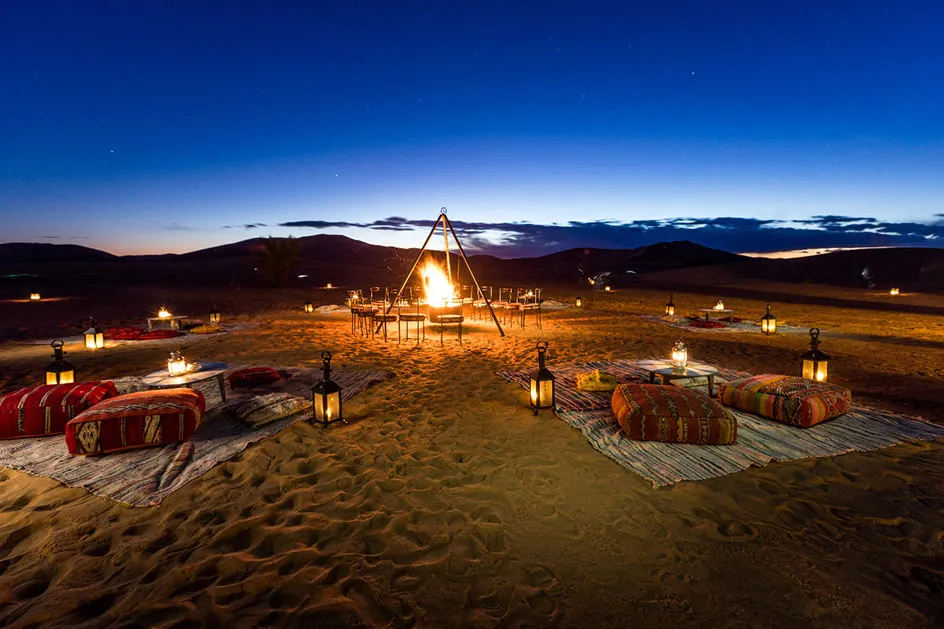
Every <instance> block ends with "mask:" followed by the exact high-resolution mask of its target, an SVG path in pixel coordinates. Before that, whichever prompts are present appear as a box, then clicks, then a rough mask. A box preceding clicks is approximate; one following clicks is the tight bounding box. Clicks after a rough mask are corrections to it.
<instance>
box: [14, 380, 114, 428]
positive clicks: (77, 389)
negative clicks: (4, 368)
mask: <svg viewBox="0 0 944 629" xmlns="http://www.w3.org/2000/svg"><path fill="white" fill-rule="evenodd" d="M116 395H118V390H117V389H116V388H115V385H114V384H113V383H112V382H111V381H108V380H106V381H104V382H97V381H96V382H75V383H72V384H42V385H38V386H35V387H26V388H25V389H19V390H17V391H13V392H12V393H7V394H6V395H4V396H3V397H0V439H17V438H19V437H44V436H46V435H60V434H62V433H63V432H65V430H66V422H68V421H69V420H70V419H72V418H73V417H75V416H76V415H78V414H79V413H81V412H82V411H84V410H85V409H87V408H90V407H92V406H94V405H95V404H98V403H99V402H101V401H102V400H104V399H106V398H110V397H114V396H116Z"/></svg>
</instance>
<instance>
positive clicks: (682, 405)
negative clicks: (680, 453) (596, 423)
mask: <svg viewBox="0 0 944 629" xmlns="http://www.w3.org/2000/svg"><path fill="white" fill-rule="evenodd" d="M613 412H614V413H616V420H617V421H618V422H619V424H620V426H621V427H622V428H623V432H624V433H626V436H628V437H629V438H630V439H636V440H642V441H665V442H668V443H695V444H714V445H728V444H731V443H734V442H735V441H736V440H737V420H736V419H735V418H734V416H733V415H732V414H731V413H730V412H729V411H728V410H726V409H725V408H724V407H723V406H721V405H720V404H718V403H717V402H715V401H714V400H712V399H711V398H709V397H708V396H707V395H705V394H704V393H701V392H699V391H695V390H692V389H683V388H682V387H674V386H662V385H659V384H621V385H619V386H618V387H616V390H615V391H613Z"/></svg>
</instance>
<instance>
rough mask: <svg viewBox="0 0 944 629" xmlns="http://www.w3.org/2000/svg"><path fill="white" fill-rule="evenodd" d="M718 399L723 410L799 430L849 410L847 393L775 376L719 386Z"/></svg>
mask: <svg viewBox="0 0 944 629" xmlns="http://www.w3.org/2000/svg"><path fill="white" fill-rule="evenodd" d="M718 397H719V398H720V399H721V403H722V404H724V405H725V406H730V407H732V408H736V409H738V410H741V411H746V412H748V413H753V414H754V415H760V416H761V417H767V418H768V419H772V420H774V421H778V422H780V423H782V424H790V425H791V426H799V427H800V428H809V427H810V426H815V425H816V424H819V423H821V422H824V421H826V420H828V419H832V418H834V417H838V416H839V415H842V414H843V413H845V412H846V411H848V410H849V407H850V406H852V392H851V391H849V389H844V388H842V387H839V386H836V385H834V384H829V383H826V382H816V381H815V380H807V379H805V378H798V377H797V376H779V375H776V374H763V375H760V376H751V377H750V378H741V379H740V380H732V381H731V382H727V383H723V384H721V385H720V386H719V388H718Z"/></svg>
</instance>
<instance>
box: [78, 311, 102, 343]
mask: <svg viewBox="0 0 944 629" xmlns="http://www.w3.org/2000/svg"><path fill="white" fill-rule="evenodd" d="M83 336H84V337H85V349H101V348H103V347H105V333H104V332H102V331H101V330H99V329H98V328H96V327H95V317H89V329H88V330H86V331H85V333H84V334H83Z"/></svg>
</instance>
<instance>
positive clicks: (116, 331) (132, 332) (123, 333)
mask: <svg viewBox="0 0 944 629" xmlns="http://www.w3.org/2000/svg"><path fill="white" fill-rule="evenodd" d="M142 334H144V330H142V329H140V328H108V329H107V330H105V331H104V332H103V333H102V337H103V338H105V339H108V340H110V341H111V340H114V341H136V340H137V339H138V337H139V336H141V335H142Z"/></svg>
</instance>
